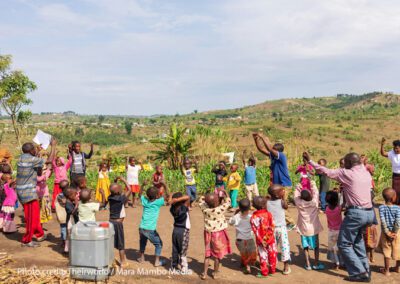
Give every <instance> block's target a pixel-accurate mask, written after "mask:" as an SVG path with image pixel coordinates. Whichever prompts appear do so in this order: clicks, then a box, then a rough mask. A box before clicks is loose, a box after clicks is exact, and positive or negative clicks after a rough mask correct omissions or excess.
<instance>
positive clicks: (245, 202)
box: [239, 198, 251, 212]
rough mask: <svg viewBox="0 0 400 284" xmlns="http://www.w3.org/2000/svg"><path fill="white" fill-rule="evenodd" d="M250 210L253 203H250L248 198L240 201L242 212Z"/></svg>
mask: <svg viewBox="0 0 400 284" xmlns="http://www.w3.org/2000/svg"><path fill="white" fill-rule="evenodd" d="M250 208H251V203H250V200H248V199H247V198H244V199H242V200H240V201H239V209H240V212H246V211H249V210H250Z"/></svg>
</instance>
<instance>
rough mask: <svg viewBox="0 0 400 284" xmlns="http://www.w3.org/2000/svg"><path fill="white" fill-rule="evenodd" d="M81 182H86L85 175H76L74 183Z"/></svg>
mask: <svg viewBox="0 0 400 284" xmlns="http://www.w3.org/2000/svg"><path fill="white" fill-rule="evenodd" d="M82 182H87V180H86V177H85V176H78V177H77V178H76V183H77V184H78V185H80V184H81V183H82Z"/></svg>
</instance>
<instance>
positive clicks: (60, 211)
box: [54, 180, 69, 247]
mask: <svg viewBox="0 0 400 284" xmlns="http://www.w3.org/2000/svg"><path fill="white" fill-rule="evenodd" d="M59 187H60V189H61V193H60V194H58V195H57V196H56V200H55V203H54V205H55V211H56V217H57V221H58V223H59V224H60V236H61V246H62V247H65V241H66V240H67V213H66V212H65V204H66V202H67V198H66V197H65V193H66V190H67V189H68V187H69V182H68V180H61V181H60V182H59Z"/></svg>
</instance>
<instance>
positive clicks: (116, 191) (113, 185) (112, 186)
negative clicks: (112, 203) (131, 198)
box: [110, 182, 119, 195]
mask: <svg viewBox="0 0 400 284" xmlns="http://www.w3.org/2000/svg"><path fill="white" fill-rule="evenodd" d="M115 188H119V184H118V183H116V182H114V183H112V184H111V185H110V193H111V195H117V193H118V190H116V189H115Z"/></svg>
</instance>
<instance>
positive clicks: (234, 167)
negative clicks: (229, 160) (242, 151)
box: [231, 163, 239, 173]
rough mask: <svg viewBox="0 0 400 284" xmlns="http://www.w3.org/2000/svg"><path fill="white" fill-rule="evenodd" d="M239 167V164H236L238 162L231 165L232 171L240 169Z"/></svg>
mask: <svg viewBox="0 0 400 284" xmlns="http://www.w3.org/2000/svg"><path fill="white" fill-rule="evenodd" d="M238 168H239V165H238V164H236V163H234V164H232V166H231V172H232V173H234V172H236V171H237V170H238Z"/></svg>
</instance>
